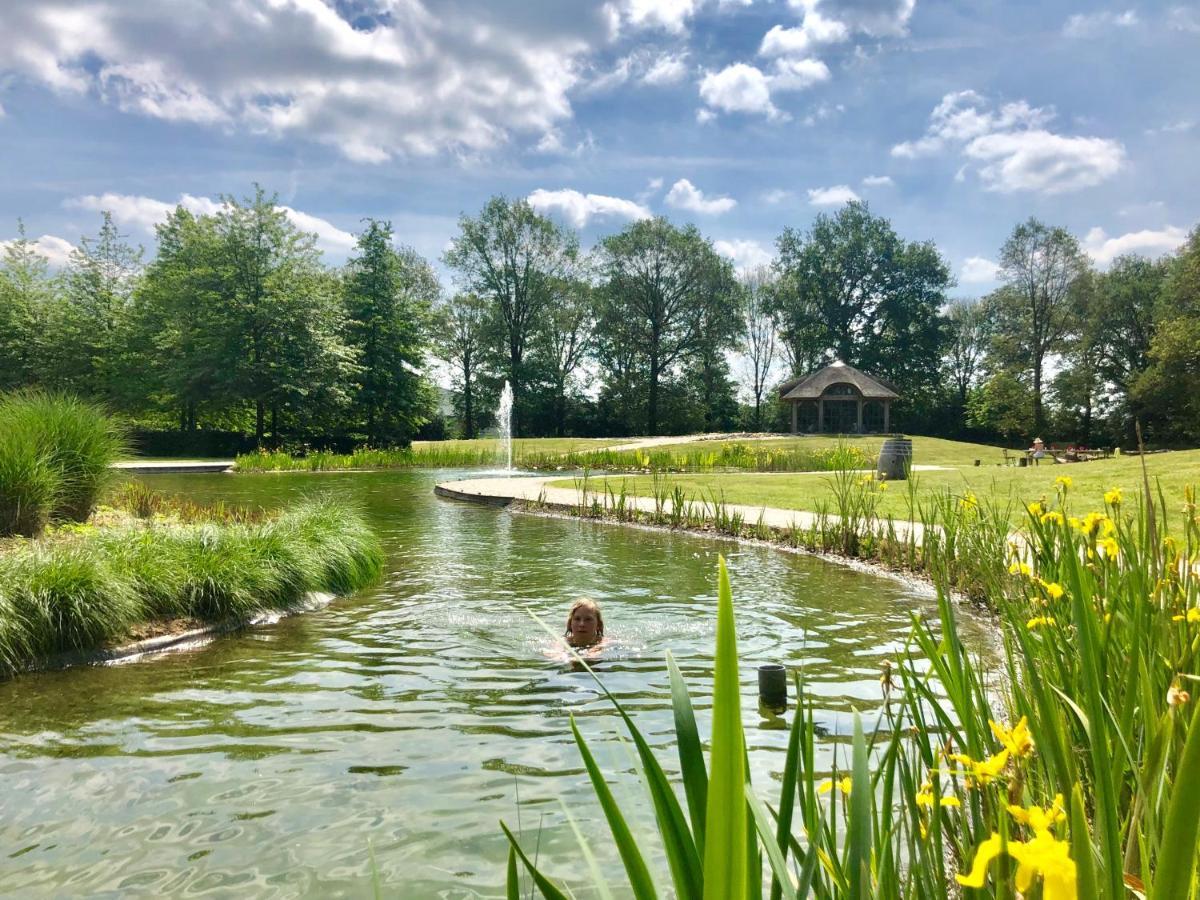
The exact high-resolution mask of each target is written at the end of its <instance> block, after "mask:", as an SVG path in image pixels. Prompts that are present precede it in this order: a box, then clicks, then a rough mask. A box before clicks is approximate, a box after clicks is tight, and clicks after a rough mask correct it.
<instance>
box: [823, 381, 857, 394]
mask: <svg viewBox="0 0 1200 900" xmlns="http://www.w3.org/2000/svg"><path fill="white" fill-rule="evenodd" d="M822 396H825V397H857V396H858V388H856V387H855V386H854V385H852V384H847V383H846V382H844V381H840V382H838V383H837V384H831V385H830V386H829V387H827V388H825V391H824V392H823V394H822Z"/></svg>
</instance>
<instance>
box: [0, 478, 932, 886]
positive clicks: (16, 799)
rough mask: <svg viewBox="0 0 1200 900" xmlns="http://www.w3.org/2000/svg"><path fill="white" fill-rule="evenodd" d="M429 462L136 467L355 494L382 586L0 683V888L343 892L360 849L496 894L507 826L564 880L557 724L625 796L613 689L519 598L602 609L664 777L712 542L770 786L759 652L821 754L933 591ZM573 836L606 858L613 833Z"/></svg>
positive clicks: (206, 486) (592, 828)
mask: <svg viewBox="0 0 1200 900" xmlns="http://www.w3.org/2000/svg"><path fill="white" fill-rule="evenodd" d="M442 477H444V474H443V476H442ZM432 480H433V476H432V475H431V474H426V473H402V474H378V475H349V474H331V475H284V476H204V475H200V476H186V477H178V478H164V477H159V478H156V479H155V480H154V484H155V485H156V486H158V487H160V488H170V489H172V490H178V491H182V492H186V493H188V494H190V495H192V496H194V497H198V498H205V497H212V498H216V497H226V498H227V499H233V500H235V501H242V502H250V503H257V504H262V505H273V504H276V503H279V502H281V501H284V500H286V499H288V498H291V497H295V496H297V495H300V494H302V493H305V492H309V491H312V490H314V489H321V490H330V491H333V492H335V493H338V494H340V495H342V496H345V497H348V498H351V499H354V500H355V501H356V502H358V503H360V504H361V505H362V506H363V508H364V509H365V511H366V512H367V513H368V514H369V515H370V516H371V517H372V519H373V520H374V521H375V522H376V523H377V525H378V526H379V528H380V530H381V533H382V534H383V535H384V538H385V541H386V543H387V547H388V551H389V557H388V565H387V576H386V580H385V583H384V584H383V585H381V586H380V587H379V588H377V589H375V590H373V591H370V592H367V593H365V594H363V595H360V596H356V597H353V598H347V599H344V600H339V601H337V602H335V603H334V604H332V605H331V606H329V607H328V608H326V609H323V610H319V611H317V612H314V613H311V614H308V615H305V616H301V617H295V618H288V619H284V620H281V621H280V622H278V623H276V624H274V625H271V626H268V627H265V628H263V629H260V630H256V631H253V632H247V633H244V634H241V635H237V636H233V637H230V638H225V639H222V640H220V641H217V642H215V643H213V644H210V645H208V646H205V647H203V648H201V649H198V650H195V651H189V652H186V653H182V654H178V655H174V656H167V657H161V658H158V659H155V660H148V661H143V662H139V663H136V664H133V665H126V666H118V667H109V668H99V669H90V670H74V671H67V672H59V673H49V674H45V675H39V676H36V677H26V678H20V679H17V680H15V681H11V682H8V683H3V684H0V742H2V752H0V779H2V780H3V784H4V791H3V792H2V793H0V847H3V848H6V849H5V850H4V851H0V894H19V895H22V896H38V895H43V896H45V895H56V894H90V895H105V894H107V895H111V896H118V895H121V894H124V893H127V892H137V893H141V892H145V893H151V892H153V893H156V894H162V895H183V894H187V895H189V896H190V895H192V894H196V893H211V894H216V895H222V894H231V893H238V894H253V895H255V896H280V897H283V896H287V897H291V896H304V895H310V896H326V895H330V894H338V893H352V894H362V893H364V892H366V891H369V889H370V871H371V864H370V856H369V850H368V842H369V844H370V846H371V847H373V850H374V854H375V859H376V862H377V866H378V871H379V876H380V878H381V879H382V880H383V881H384V883H385V885H387V886H388V887H389V888H390V889H393V890H395V891H396V892H397V893H399V894H400V895H402V896H406V897H407V896H414V897H423V896H448V897H457V896H475V895H477V894H483V895H489V896H495V895H496V894H497V893H498V890H497V886H498V885H499V884H500V881H501V877H502V872H503V863H504V859H505V853H506V847H505V844H504V841H503V839H502V836H501V835H500V833H499V830H498V828H497V824H496V823H497V820H498V819H500V818H504V819H505V820H506V821H508V822H509V823H510V825H513V826H516V825H517V823H518V820H519V822H520V827H521V828H522V829H523V830H524V832H525V833H526V834H528V835H531V836H532V834H533V832H535V831H537V830H538V829H540V830H541V837H540V851H539V852H540V858H541V860H542V861H543V862H544V863H546V864H547V865H548V867H549V868H550V869H551V870H552V871H556V872H558V873H559V874H562V875H569V876H573V877H576V878H577V877H578V872H579V870H578V867H577V865H576V860H577V857H578V850H577V848H576V845H575V838H574V836H573V834H572V832H571V831H570V829H569V828H568V827H567V826H566V824H565V818H564V813H563V807H562V804H561V803H560V801H562V802H565V803H566V804H567V806H568V807H569V808H570V810H571V814H572V816H573V817H574V818H575V819H576V820H577V822H578V823H579V825H580V827H581V828H582V829H583V831H584V833H585V834H595V835H601V834H607V828H606V826H605V825H604V822H603V818H602V815H601V813H600V811H599V809H598V807H597V806H596V804H595V801H594V799H593V797H592V793H591V789H590V787H589V785H588V782H587V778H586V775H585V774H584V773H583V771H582V769H581V766H580V761H579V756H578V753H577V750H576V748H575V747H574V744H573V743H572V741H571V740H570V738H569V734H570V732H569V728H568V723H567V717H568V716H569V715H574V716H575V717H576V718H577V721H578V722H579V726H580V729H581V731H582V732H583V734H584V736H585V737H586V738H587V739H588V740H589V742H590V743H591V745H592V748H593V751H594V752H595V754H596V756H597V758H598V760H599V761H600V763H601V765H602V766H604V767H605V769H606V771H608V772H610V773H612V774H613V776H614V778H613V790H614V793H615V794H616V796H617V797H618V800H622V801H634V800H639V799H640V798H641V793H642V788H641V785H640V783H639V781H638V779H637V777H636V775H635V773H634V771H633V768H632V759H631V757H630V751H629V749H628V746H627V745H626V744H623V743H621V742H619V741H617V740H615V739H614V738H615V735H616V733H617V727H618V724H619V723H618V721H617V720H616V718H615V717H614V715H613V713H612V710H611V707H610V705H609V704H608V703H607V701H605V700H604V698H603V695H602V694H601V692H600V690H599V688H598V687H597V685H596V684H595V682H594V681H593V680H592V678H591V676H590V675H588V674H587V673H586V672H580V671H573V670H572V668H571V667H570V666H567V665H564V664H563V663H562V662H561V661H559V660H554V659H547V658H546V656H545V654H544V652H543V651H544V650H545V649H546V647H547V646H548V644H549V643H550V642H549V639H548V638H547V636H546V634H545V633H544V632H543V631H542V630H541V628H540V627H539V626H538V625H537V624H536V623H535V622H534V621H533V619H532V618H531V617H530V615H529V614H530V613H533V614H535V615H537V616H538V617H540V618H541V619H542V620H543V621H545V622H546V623H548V625H549V626H550V627H551V628H552V629H554V628H557V627H560V625H561V621H562V619H563V618H564V617H565V614H566V610H567V608H568V607H569V605H570V601H571V600H572V599H573V598H575V597H577V596H580V595H587V596H591V597H595V598H596V599H597V600H599V601H600V602H601V604H602V605H603V607H604V613H605V624H606V629H607V631H608V633H609V636H610V638H611V640H612V651H611V652H610V650H609V648H607V647H606V649H605V652H604V653H603V655H602V658H601V659H600V660H598V661H597V662H596V664H595V668H596V670H597V671H598V672H599V673H600V674H601V676H602V677H603V678H604V681H605V684H606V685H607V686H608V688H609V689H610V690H611V691H612V692H613V694H614V695H616V696H617V697H618V699H620V701H621V702H622V703H623V704H624V705H625V707H626V709H628V710H629V711H630V712H631V713H632V714H633V715H634V716H635V718H636V721H637V722H638V724H639V726H640V727H641V728H642V730H643V732H644V734H645V735H646V737H647V740H648V741H649V742H650V743H651V745H652V746H653V747H655V748H656V749H657V750H658V751H659V755H660V759H661V760H662V762H663V764H664V767H665V768H666V769H667V770H668V772H669V773H670V772H674V771H677V761H676V758H675V756H674V750H673V746H671V742H670V735H671V726H672V717H671V713H670V708H669V704H670V687H669V683H668V678H667V672H666V666H665V662H664V653H665V651H666V650H667V649H670V650H671V651H672V653H673V654H674V656H675V658H676V660H677V662H678V664H679V666H680V669H681V670H682V672H683V674H684V677H685V678H686V680H687V681H688V683H689V685H690V686H691V687H692V690H693V695H694V703H695V706H696V711H697V718H698V721H699V724H700V728H701V732H702V733H707V731H708V728H709V710H710V706H711V695H710V692H709V689H708V688H709V681H710V678H711V674H712V672H711V669H712V645H713V635H714V630H715V624H716V617H715V612H716V610H715V600H714V598H715V595H716V581H715V577H716V576H715V565H716V555H717V553H719V552H720V553H724V554H726V555H727V557H728V559H729V565H730V572H731V578H732V581H733V585H734V592H735V598H736V605H737V617H738V627H739V638H740V641H739V643H740V649H741V651H742V655H743V660H744V663H745V668H744V672H743V684H744V688H745V690H744V697H745V707H744V717H745V721H746V722H747V725H748V738H749V740H748V744H749V753H750V761H751V766H752V769H753V774H754V777H755V779H756V780H758V779H764V781H763V783H766V779H770V778H778V777H779V776H780V771H779V770H780V769H781V768H782V762H781V760H782V756H781V750H782V749H783V748H784V747H785V746H786V743H787V732H786V730H785V729H783V728H780V727H779V726H780V725H781V724H783V723H785V722H787V721H790V715H791V714H792V711H789V712H788V713H787V714H785V716H784V717H783V720H782V722H771V721H769V720H762V719H760V717H759V716H758V711H757V685H756V674H755V666H756V665H757V664H759V663H761V662H778V663H783V664H785V665H787V666H789V667H796V666H803V667H804V671H805V679H806V683H807V686H808V689H809V690H810V692H811V693H812V694H813V696H815V697H817V698H818V702H819V709H818V710H817V714H816V719H817V724H818V729H819V733H821V734H823V735H826V736H827V739H826V741H825V742H824V743H823V745H822V751H821V764H822V765H824V766H827V767H828V766H831V765H832V764H833V760H834V754H835V752H836V753H838V754H844V753H845V736H846V735H847V734H848V733H849V731H850V727H851V725H850V722H851V718H850V711H851V710H852V709H853V708H855V707H857V708H860V709H863V710H866V711H874V710H877V709H878V706H879V704H880V700H881V689H880V685H879V664H880V662H881V660H883V659H884V658H885V657H893V658H894V657H895V656H896V654H897V652H898V648H900V647H901V646H902V645H903V642H904V639H905V636H906V634H907V631H908V623H909V616H910V614H911V613H912V611H913V610H914V609H925V608H928V606H929V604H930V601H929V599H928V598H927V597H925V596H923V595H922V594H921V593H920V592H914V591H913V590H912V589H909V588H907V587H905V586H903V585H901V584H898V583H895V582H893V581H889V580H883V579H878V578H873V577H870V576H867V575H863V574H861V573H857V572H854V571H851V570H848V569H846V568H843V567H839V566H835V565H831V564H828V563H825V562H822V561H819V560H814V559H811V558H805V557H798V556H792V555H788V554H784V553H780V552H777V551H771V550H767V549H764V548H754V547H740V546H738V545H736V544H733V543H731V542H727V541H717V540H706V539H698V538H693V537H690V536H682V535H671V534H663V533H658V532H651V531H645V530H632V529H624V528H619V527H614V526H608V525H601V524H595V523H580V522H572V521H563V520H555V519H545V518H538V517H531V516H521V515H514V514H511V513H508V512H506V511H503V510H498V509H494V508H489V507H482V506H473V505H468V504H462V503H456V502H451V501H445V500H439V499H437V498H434V497H433V495H432V492H431V486H432ZM838 748H841V749H838ZM839 758H840V757H839ZM518 796H519V800H520V803H519V805H518ZM634 808H636V809H637V810H638V812H637V813H636V814H635V815H634V816H633V820H634V821H633V825H634V827H635V829H638V830H640V831H642V832H645V831H648V830H650V829H651V828H652V827H653V826H652V823H651V821H650V819H649V817H648V816H647V815H646V810H645V805H644V804H642V803H639V804H638V805H637V806H636V807H632V806H631V807H630V809H634ZM7 848H11V849H7ZM593 849H594V851H595V852H596V853H597V854H598V856H599V857H600V860H601V864H602V865H605V866H608V867H616V868H614V869H613V870H614V871H617V870H619V867H620V863H619V860H618V859H617V857H616V856H615V853H613V851H612V850H611V847H610V846H609V842H608V841H607V840H598V841H597V842H596V843H595V844H593ZM580 887H581V890H580V894H581V896H586V895H587V892H586V886H580Z"/></svg>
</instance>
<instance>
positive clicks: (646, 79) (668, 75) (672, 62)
mask: <svg viewBox="0 0 1200 900" xmlns="http://www.w3.org/2000/svg"><path fill="white" fill-rule="evenodd" d="M687 73H688V66H687V54H686V53H664V54H663V55H662V56H660V57H658V59H656V60H655V61H654V62H653V63H652V64H651V65H650V68H648V69H647V70H646V74H644V75H643V76H642V83H643V84H649V85H652V86H654V87H661V86H663V85H668V84H677V83H679V82H680V81H682V80H683V79H684V78H686V77H687Z"/></svg>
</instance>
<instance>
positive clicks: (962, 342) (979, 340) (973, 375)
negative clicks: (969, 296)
mask: <svg viewBox="0 0 1200 900" xmlns="http://www.w3.org/2000/svg"><path fill="white" fill-rule="evenodd" d="M946 318H947V335H948V338H949V339H948V341H947V344H946V369H947V372H948V374H949V376H950V380H951V381H952V382H953V384H954V389H955V390H956V391H957V392H958V404H959V409H961V410H964V411H965V410H966V408H967V396H968V395H969V394H970V392H971V388H973V387H974V386H975V385H976V384H977V383H978V381H979V377H980V375H981V373H982V371H983V363H984V358H985V356H986V354H987V345H988V324H989V323H988V311H987V307H986V306H985V305H984V304H983V303H982V302H981V301H979V300H960V301H958V302H956V303H953V304H951V306H950V311H949V314H948V315H947V317H946Z"/></svg>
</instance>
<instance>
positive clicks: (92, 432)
mask: <svg viewBox="0 0 1200 900" xmlns="http://www.w3.org/2000/svg"><path fill="white" fill-rule="evenodd" d="M0 435H3V437H2V438H0V535H4V534H24V535H33V534H36V533H37V532H38V531H39V530H40V529H41V528H42V527H44V526H45V524H46V523H47V522H48V521H51V520H66V521H72V522H83V521H85V520H86V519H87V517H88V516H89V515H91V512H92V510H93V509H94V508H95V505H96V502H97V501H98V500H99V498H100V495H101V494H102V493H103V491H104V490H105V489H106V488H107V486H108V485H109V484H111V483H112V480H113V478H114V472H113V469H112V463H113V462H114V461H116V460H117V459H118V458H120V457H121V456H122V455H124V454H125V453H126V443H125V435H124V430H123V429H122V428H121V426H120V425H118V424H117V422H116V421H115V420H114V419H112V418H110V417H109V416H108V415H107V414H106V413H105V412H104V411H103V410H102V409H100V408H99V407H98V406H95V405H94V404H91V403H87V402H85V401H82V400H79V399H76V398H74V397H70V396H67V395H61V394H48V393H43V392H40V391H19V392H17V393H12V394H8V395H6V396H4V397H0Z"/></svg>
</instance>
